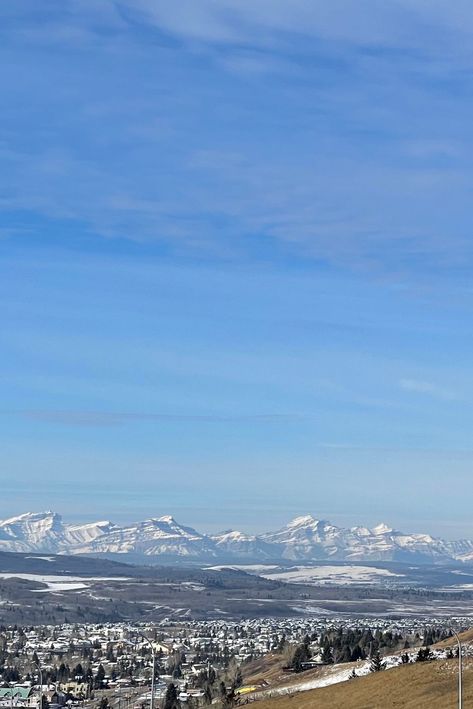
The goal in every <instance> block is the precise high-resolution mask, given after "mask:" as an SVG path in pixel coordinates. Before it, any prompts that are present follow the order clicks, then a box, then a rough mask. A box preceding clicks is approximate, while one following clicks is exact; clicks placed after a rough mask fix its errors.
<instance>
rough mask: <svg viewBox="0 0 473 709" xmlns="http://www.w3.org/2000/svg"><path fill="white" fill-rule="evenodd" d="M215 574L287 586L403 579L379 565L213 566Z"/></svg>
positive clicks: (346, 583)
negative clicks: (240, 575) (251, 576)
mask: <svg viewBox="0 0 473 709" xmlns="http://www.w3.org/2000/svg"><path fill="white" fill-rule="evenodd" d="M209 568H210V569H212V570H214V571H222V570H225V569H236V570H239V571H246V572H247V573H249V574H257V575H258V576H262V577H263V578H265V579H269V580H271V581H273V580H277V581H287V582H288V583H305V584H310V583H312V584H314V585H316V586H324V585H330V586H333V585H343V586H346V585H356V584H360V585H366V584H376V583H379V582H380V581H383V580H389V579H395V578H401V577H403V576H404V574H399V573H394V572H393V571H389V569H384V568H380V567H377V566H360V565H348V564H346V565H344V564H340V565H337V566H335V565H333V566H329V565H327V566H326V565H320V566H291V567H290V568H285V567H282V566H277V565H271V564H240V565H233V566H212V567H209Z"/></svg>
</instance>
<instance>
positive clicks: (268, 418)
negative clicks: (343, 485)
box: [4, 409, 306, 428]
mask: <svg viewBox="0 0 473 709" xmlns="http://www.w3.org/2000/svg"><path fill="white" fill-rule="evenodd" d="M4 415H7V416H10V415H14V416H21V417H22V418H25V419H28V420H30V421H35V422H38V423H50V424H59V425H64V426H91V427H99V428H100V427H103V426H105V427H107V426H122V425H124V424H126V423H136V424H139V423H163V424H201V423H202V424H221V423H224V424H225V423H228V424H262V425H263V424H271V423H285V422H288V421H297V420H302V419H303V418H306V417H304V416H302V415H299V414H267V413H262V414H233V415H227V414H168V413H144V412H123V411H78V410H77V411H65V410H54V409H31V410H23V411H12V412H4Z"/></svg>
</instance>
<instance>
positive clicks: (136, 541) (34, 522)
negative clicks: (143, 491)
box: [0, 512, 473, 563]
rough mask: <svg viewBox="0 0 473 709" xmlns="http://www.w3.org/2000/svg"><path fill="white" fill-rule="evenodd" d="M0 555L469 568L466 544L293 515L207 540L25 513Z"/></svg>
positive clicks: (4, 535) (5, 526)
mask: <svg viewBox="0 0 473 709" xmlns="http://www.w3.org/2000/svg"><path fill="white" fill-rule="evenodd" d="M0 550H1V551H18V552H47V553H60V554H103V555H117V554H119V555H123V556H126V555H130V556H131V555H133V557H134V558H136V557H143V558H148V559H150V558H154V559H156V560H159V559H160V558H163V559H166V560H169V559H173V560H189V561H205V562H207V561H213V560H219V561H220V560H235V561H236V560H240V561H246V562H248V561H249V560H251V561H252V562H258V561H259V562H271V561H299V562H311V561H319V560H336V561H353V562H360V561H406V562H415V563H437V562H449V561H461V562H468V563H471V562H473V541H470V540H465V539H464V540H459V541H445V540H443V539H438V538H435V537H432V536H430V535H429V534H405V533H404V532H400V531H397V530H395V529H392V528H391V527H389V526H387V525H385V524H380V525H377V526H376V527H373V528H372V529H370V528H368V527H361V526H360V527H351V528H344V527H338V526H336V525H334V524H332V523H330V522H328V521H326V520H317V519H315V518H314V517H312V516H311V515H305V516H301V517H296V518H295V519H293V520H292V521H291V522H289V523H288V524H287V525H286V526H285V527H283V528H281V529H279V530H277V531H275V532H267V533H265V534H261V535H259V536H254V535H249V534H245V533H243V532H237V531H232V530H230V531H226V532H223V533H222V534H217V535H212V536H210V535H206V534H201V533H200V532H197V531H196V530H195V529H193V528H192V527H186V526H184V525H181V524H179V523H178V522H176V520H175V519H174V518H173V517H171V516H163V517H158V518H151V519H148V520H145V521H143V522H137V523H135V524H130V525H125V526H119V525H116V524H113V523H112V522H108V521H100V522H92V523H87V524H65V523H64V522H63V520H62V518H61V516H60V515H58V514H57V513H54V512H44V513H26V514H22V515H19V516H18V517H12V518H10V519H7V520H4V521H0Z"/></svg>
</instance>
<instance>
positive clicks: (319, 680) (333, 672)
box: [258, 650, 445, 699]
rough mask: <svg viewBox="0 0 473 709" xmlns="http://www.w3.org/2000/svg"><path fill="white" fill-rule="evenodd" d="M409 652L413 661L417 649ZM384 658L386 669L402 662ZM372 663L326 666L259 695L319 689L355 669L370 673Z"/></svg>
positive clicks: (441, 655)
mask: <svg viewBox="0 0 473 709" xmlns="http://www.w3.org/2000/svg"><path fill="white" fill-rule="evenodd" d="M432 652H433V655H434V657H435V659H437V660H439V659H443V658H445V651H444V650H434V651H432ZM407 654H408V655H409V659H410V662H413V661H414V658H415V656H416V654H417V651H416V652H408V653H407ZM382 660H383V662H384V663H385V671H386V670H391V669H393V667H398V666H399V665H400V664H401V658H400V656H399V655H387V656H386V657H383V658H382ZM370 665H371V661H370V660H359V661H358V662H357V663H350V664H349V666H348V667H347V666H346V665H343V664H341V665H331V666H325V667H323V669H322V670H321V671H320V672H319V673H318V674H317V676H316V677H311V679H306V680H302V679H301V680H300V681H299V682H293V683H291V684H288V685H286V686H283V687H273V688H271V689H268V690H264V691H263V692H258V697H259V698H260V699H263V698H268V697H275V696H280V695H285V694H294V693H295V692H307V691H308V690H309V689H318V688H320V687H328V686H329V685H332V684H338V683H339V682H347V681H348V680H349V679H350V677H351V675H352V671H353V670H355V672H356V675H357V677H363V676H364V675H368V674H369V673H370Z"/></svg>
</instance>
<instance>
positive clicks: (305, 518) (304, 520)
mask: <svg viewBox="0 0 473 709" xmlns="http://www.w3.org/2000/svg"><path fill="white" fill-rule="evenodd" d="M313 524H318V520H316V519H315V517H312V515H301V516H300V517H294V519H293V520H291V521H290V522H289V523H288V525H287V526H288V527H306V526H307V525H313Z"/></svg>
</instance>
